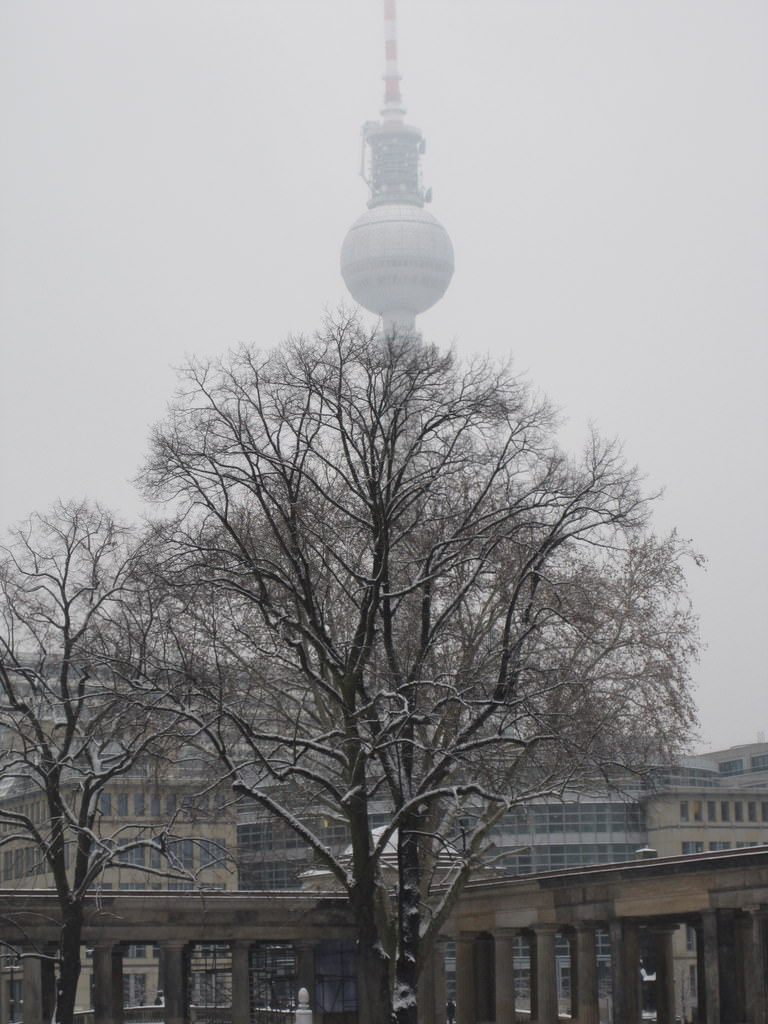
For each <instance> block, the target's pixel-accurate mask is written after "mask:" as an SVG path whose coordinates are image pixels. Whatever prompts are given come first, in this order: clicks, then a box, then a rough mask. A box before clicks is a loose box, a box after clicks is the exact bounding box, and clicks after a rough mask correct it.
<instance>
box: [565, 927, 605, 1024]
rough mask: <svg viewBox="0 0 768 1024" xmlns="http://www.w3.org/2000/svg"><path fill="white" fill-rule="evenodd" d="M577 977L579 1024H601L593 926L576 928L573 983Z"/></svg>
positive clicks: (576, 1011)
mask: <svg viewBox="0 0 768 1024" xmlns="http://www.w3.org/2000/svg"><path fill="white" fill-rule="evenodd" d="M574 977H575V983H576V1008H575V1015H576V1017H577V1019H578V1021H579V1024H599V1016H600V1015H599V1012H598V1001H597V953H596V951H595V929H594V926H593V925H588V924H579V925H577V926H576V970H575V971H574V969H573V964H571V979H572V981H571V983H572V984H573V979H574Z"/></svg>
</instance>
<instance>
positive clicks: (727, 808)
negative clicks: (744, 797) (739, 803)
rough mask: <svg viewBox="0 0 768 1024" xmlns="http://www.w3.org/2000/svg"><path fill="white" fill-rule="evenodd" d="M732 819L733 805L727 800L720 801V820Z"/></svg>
mask: <svg viewBox="0 0 768 1024" xmlns="http://www.w3.org/2000/svg"><path fill="white" fill-rule="evenodd" d="M730 820H731V805H730V804H729V803H728V801H727V800H721V801H720V821H730Z"/></svg>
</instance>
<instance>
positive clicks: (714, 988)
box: [456, 908, 768, 1024]
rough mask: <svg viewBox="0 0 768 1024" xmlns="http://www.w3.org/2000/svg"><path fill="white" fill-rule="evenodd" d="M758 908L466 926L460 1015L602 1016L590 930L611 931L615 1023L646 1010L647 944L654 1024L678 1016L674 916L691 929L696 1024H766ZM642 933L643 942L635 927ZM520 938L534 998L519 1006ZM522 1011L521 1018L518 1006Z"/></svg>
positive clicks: (671, 1022) (552, 1022)
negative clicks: (565, 979)
mask: <svg viewBox="0 0 768 1024" xmlns="http://www.w3.org/2000/svg"><path fill="white" fill-rule="evenodd" d="M767 922H768V912H766V911H765V910H764V909H762V910H761V909H759V908H755V909H749V908H747V909H745V910H744V909H742V910H739V911H715V910H712V911H707V912H704V913H701V914H698V915H695V916H692V917H687V918H686V919H685V920H683V921H681V922H676V921H673V920H669V919H667V918H665V917H659V918H649V919H636V918H620V917H619V918H613V919H611V920H609V921H602V922H601V921H580V922H576V923H575V924H569V925H563V926H561V925H558V924H556V923H553V922H547V923H537V924H532V925H530V926H527V927H524V928H496V929H494V930H493V931H492V932H470V931H462V932H460V933H459V934H458V936H457V937H456V1022H457V1024H480V1022H485V1021H495V1024H514V1022H515V1021H516V1020H518V1019H526V1020H530V1021H533V1022H536V1024H557V1021H558V1019H559V1018H558V1014H559V1013H561V1014H563V1015H564V1016H566V1017H567V1018H569V1019H571V1020H574V1021H577V1022H578V1024H599V1022H600V1020H601V1017H600V1012H599V1011H600V997H599V992H598V954H597V947H596V935H597V932H598V930H602V931H606V932H607V933H608V936H609V939H610V985H609V993H608V994H607V995H606V996H605V1000H604V1001H605V1003H606V1004H608V1005H609V1006H610V1010H609V1012H610V1016H611V1019H612V1020H613V1022H614V1024H636V1022H639V1021H640V1020H641V1016H642V1010H643V1006H642V997H641V965H642V955H641V947H644V948H645V949H646V950H647V949H648V948H649V947H650V948H651V949H652V959H653V963H654V974H653V976H652V980H651V981H650V982H649V983H648V984H649V986H650V987H651V988H652V990H653V1005H654V1007H655V1010H656V1020H657V1022H658V1024H675V1020H676V1009H675V977H674V963H673V941H672V940H673V936H674V934H675V932H676V931H677V929H678V927H679V926H680V924H690V925H691V926H692V927H693V928H694V930H695V933H696V940H697V941H696V967H697V971H696V975H697V979H698V993H697V996H698V998H697V1004H698V1011H697V1020H698V1021H700V1022H702V1024H768V981H767V978H768V954H767V952H766V928H767V927H768V925H767ZM643 932H644V933H645V935H644V936H643V940H644V941H643V942H642V943H641V935H642V933H643ZM558 937H561V938H562V939H564V940H565V941H566V942H567V948H568V961H569V968H570V972H569V974H570V986H569V990H570V991H569V993H568V1005H567V1006H562V1005H559V1003H558V984H557V971H556V962H557V958H556V939H557V938H558ZM521 938H522V939H523V940H524V943H525V945H526V948H527V953H528V956H527V962H528V965H529V985H530V999H529V1001H526V1005H525V1006H524V1007H518V1006H516V1005H515V999H516V995H515V977H514V966H513V965H514V956H515V946H516V940H519V939H521ZM519 1010H524V1012H525V1016H524V1018H522V1017H518V1016H517V1011H519Z"/></svg>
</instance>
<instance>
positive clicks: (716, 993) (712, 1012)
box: [696, 910, 720, 1024]
mask: <svg viewBox="0 0 768 1024" xmlns="http://www.w3.org/2000/svg"><path fill="white" fill-rule="evenodd" d="M700 936H701V942H697V945H696V963H697V970H698V972H699V975H700V976H701V977H702V978H703V979H704V983H703V985H700V986H699V991H700V993H701V992H703V994H704V1006H703V1007H701V1006H699V1017H700V1018H701V1020H702V1022H703V1024H720V947H719V935H718V924H717V911H715V910H707V911H705V912H704V913H703V914H702V915H701V931H700ZM696 937H697V939H698V938H699V934H697V936H696Z"/></svg>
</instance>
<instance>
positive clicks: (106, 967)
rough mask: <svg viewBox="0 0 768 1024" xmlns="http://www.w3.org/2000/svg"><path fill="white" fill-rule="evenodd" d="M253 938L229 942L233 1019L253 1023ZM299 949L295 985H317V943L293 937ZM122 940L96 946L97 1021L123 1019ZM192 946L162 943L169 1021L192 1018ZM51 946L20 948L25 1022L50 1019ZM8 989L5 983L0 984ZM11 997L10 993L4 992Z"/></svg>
mask: <svg viewBox="0 0 768 1024" xmlns="http://www.w3.org/2000/svg"><path fill="white" fill-rule="evenodd" d="M253 945H254V944H253V943H251V942H248V941H245V940H238V941H235V942H232V943H230V944H229V946H230V955H231V974H232V1009H231V1013H232V1017H231V1024H251V1013H252V1011H251V987H250V974H251V962H250V954H251V949H252V948H253ZM292 945H293V948H294V952H295V955H296V990H297V991H298V989H300V988H306V989H307V990H308V991H309V992H312V991H313V990H314V979H315V972H314V956H313V946H312V944H311V943H307V942H294V943H292ZM125 948H126V947H125V946H124V945H123V944H121V943H113V942H101V943H96V944H95V945H94V946H93V952H92V971H93V1022H94V1024H123V1020H124V1009H123V955H124V951H125ZM190 950H191V946H190V944H189V943H185V942H175V941H165V942H161V943H159V953H160V958H159V959H160V988H161V989H162V991H163V997H164V1007H163V1017H164V1021H165V1024H188V1022H189V1020H190V1007H189V991H190V986H189V975H190V956H189V954H190ZM55 953H56V950H55V949H53V948H52V949H51V951H50V954H51V955H50V958H49V957H48V956H47V951H46V950H45V949H40V948H37V947H36V948H34V949H33V948H29V949H28V950H25V949H24V948H22V950H21V964H20V966H21V976H22V1001H23V1008H24V1014H23V1020H24V1024H50V1021H51V1019H52V1013H53V1008H54V1005H55V977H54V969H53V963H54V960H53V957H54V955H55ZM2 991H3V992H4V993H7V986H5V985H3V986H2ZM4 998H5V999H6V1000H7V994H6V995H5V996H4ZM0 1019H1V1020H3V1021H7V1020H8V1019H9V1013H8V1007H7V1006H0Z"/></svg>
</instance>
